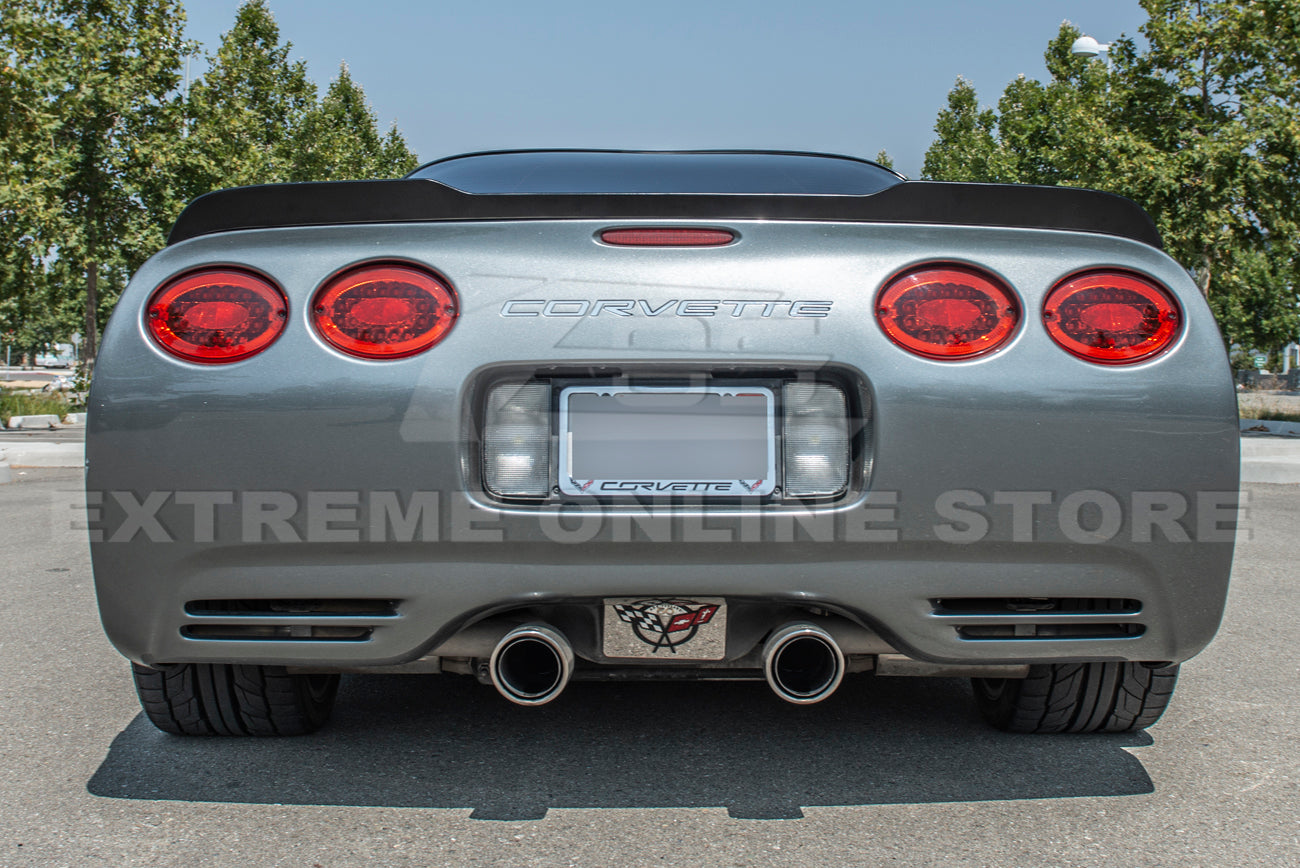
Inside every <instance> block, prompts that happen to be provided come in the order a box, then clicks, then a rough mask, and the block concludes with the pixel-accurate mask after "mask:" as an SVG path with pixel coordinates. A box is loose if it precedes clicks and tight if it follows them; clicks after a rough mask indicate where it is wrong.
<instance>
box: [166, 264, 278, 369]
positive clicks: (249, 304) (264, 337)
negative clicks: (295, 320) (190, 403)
mask: <svg viewBox="0 0 1300 868" xmlns="http://www.w3.org/2000/svg"><path fill="white" fill-rule="evenodd" d="M145 311H146V322H147V323H148V326H149V333H150V334H151V335H153V338H154V340H155V341H157V342H158V345H159V346H161V347H162V348H163V349H165V350H166V351H167V352H169V353H171V354H172V355H174V356H178V357H180V358H182V359H185V360H186V361H190V362H204V363H208V364H218V363H222V362H237V361H239V360H240V359H246V358H248V357H249V356H252V355H255V354H257V353H260V352H261V351H262V350H264V349H266V348H267V347H269V346H270V345H271V344H272V342H274V341H275V339H276V338H278V337H279V336H280V332H282V331H284V324H285V321H286V320H287V318H288V313H289V305H288V302H287V301H285V298H284V293H282V292H280V290H279V289H278V288H277V287H276V286H275V284H273V283H271V282H270V281H268V280H267V279H266V278H264V277H259V276H258V275H256V274H253V273H252V272H249V271H243V270H240V269H236V268H208V269H204V270H202V271H194V272H191V273H189V274H183V275H181V276H180V277H177V278H174V279H172V280H170V281H168V282H167V283H165V284H163V285H162V286H160V287H159V288H158V291H157V292H155V293H154V294H153V298H151V299H150V300H149V305H148V307H147V308H146V309H145Z"/></svg>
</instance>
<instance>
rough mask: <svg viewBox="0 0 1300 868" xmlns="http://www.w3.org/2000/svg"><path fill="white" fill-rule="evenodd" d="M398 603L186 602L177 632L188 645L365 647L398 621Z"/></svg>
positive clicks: (306, 600)
mask: <svg viewBox="0 0 1300 868" xmlns="http://www.w3.org/2000/svg"><path fill="white" fill-rule="evenodd" d="M400 605H401V600H382V599H380V600H376V599H368V598H361V599H354V598H342V599H329V598H326V599H264V600H258V599H251V600H249V599H245V600H191V601H189V602H188V603H186V604H185V614H187V615H188V616H190V618H191V619H193V620H192V621H190V622H189V623H187V624H184V625H183V626H182V627H181V635H182V636H184V637H185V638H187V639H204V640H225V641H235V642H295V641H296V642H365V641H367V640H369V639H370V637H371V636H372V635H373V634H374V632H375V630H376V629H377V628H380V627H382V626H383V624H384V621H386V620H390V619H395V618H397V617H398V607H399V606H400Z"/></svg>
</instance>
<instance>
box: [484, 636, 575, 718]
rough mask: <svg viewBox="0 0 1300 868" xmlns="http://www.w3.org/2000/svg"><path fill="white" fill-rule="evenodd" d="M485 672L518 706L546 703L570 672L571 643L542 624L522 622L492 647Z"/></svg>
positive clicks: (555, 694)
mask: <svg viewBox="0 0 1300 868" xmlns="http://www.w3.org/2000/svg"><path fill="white" fill-rule="evenodd" d="M488 673H489V675H490V677H491V678H492V686H493V687H495V688H496V689H497V692H498V693H500V694H501V695H502V696H504V697H505V698H506V699H509V700H510V701H511V702H513V703H515V704H517V705H545V704H546V703H548V702H550V701H551V700H552V699H554V698H555V697H557V696H559V695H560V693H561V692H562V691H563V690H564V688H565V687H566V686H567V685H568V683H569V677H570V676H571V675H572V674H573V646H571V645H570V644H569V640H568V639H565V638H564V636H563V635H562V634H560V633H559V632H558V631H556V630H554V629H552V628H551V627H547V626H546V625H544V624H524V625H523V626H520V627H515V628H514V629H513V630H511V631H510V632H509V633H506V634H505V635H504V636H502V637H501V641H500V642H498V643H497V645H496V647H495V648H493V649H492V657H491V658H490V659H489V661H488Z"/></svg>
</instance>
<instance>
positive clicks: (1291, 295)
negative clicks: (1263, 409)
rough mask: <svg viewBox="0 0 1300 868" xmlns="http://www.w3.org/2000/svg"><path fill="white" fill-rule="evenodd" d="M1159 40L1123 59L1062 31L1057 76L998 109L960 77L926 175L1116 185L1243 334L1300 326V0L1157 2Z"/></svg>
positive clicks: (1264, 335)
mask: <svg viewBox="0 0 1300 868" xmlns="http://www.w3.org/2000/svg"><path fill="white" fill-rule="evenodd" d="M1142 5H1143V7H1144V8H1145V9H1146V10H1147V12H1148V14H1149V16H1150V17H1149V20H1148V21H1147V22H1146V23H1145V24H1144V25H1143V27H1142V33H1143V35H1144V36H1145V37H1146V40H1147V46H1146V47H1145V48H1143V49H1139V48H1138V46H1137V44H1136V43H1135V41H1134V40H1132V39H1129V38H1121V39H1119V40H1117V41H1116V42H1115V43H1114V45H1113V46H1112V50H1111V56H1112V60H1111V64H1110V66H1109V67H1108V65H1107V63H1106V62H1104V61H1102V60H1088V59H1084V58H1080V57H1075V56H1072V55H1071V54H1070V52H1069V48H1070V45H1071V44H1072V43H1073V41H1074V39H1075V38H1077V37H1078V36H1079V31H1078V30H1077V29H1075V28H1074V27H1073V26H1072V25H1070V24H1069V23H1068V22H1066V23H1065V24H1063V25H1062V26H1061V29H1060V31H1059V32H1058V34H1057V35H1056V37H1055V38H1054V39H1053V40H1052V41H1051V43H1050V44H1049V46H1048V50H1047V53H1046V55H1045V57H1046V61H1047V68H1048V72H1049V79H1048V81H1046V82H1037V81H1033V80H1029V79H1024V78H1020V79H1017V80H1016V81H1013V82H1011V83H1010V84H1009V85H1008V86H1007V88H1006V90H1005V91H1004V92H1003V94H1002V97H1001V99H1000V100H999V102H998V106H997V109H996V110H993V109H984V110H980V109H979V107H978V100H977V98H976V95H975V92H974V89H973V88H971V87H970V85H969V83H967V82H965V81H962V80H959V81H958V82H957V85H956V86H955V87H954V88H953V90H952V91H951V92H950V93H949V99H948V101H949V105H948V108H946V109H945V110H944V111H941V112H940V114H939V118H938V121H937V123H936V127H935V129H936V132H937V133H938V137H937V138H936V140H935V142H934V143H933V144H932V145H931V147H930V149H929V151H927V153H926V162H925V177H928V178H940V179H944V180H968V181H1004V182H1017V183H1034V184H1064V185H1075V186H1086V187H1092V188H1095V189H1101V190H1108V191H1110V192H1115V193H1119V194H1120V195H1124V196H1128V197H1130V198H1132V199H1134V200H1136V201H1137V202H1139V203H1140V204H1141V205H1142V206H1143V207H1144V208H1145V209H1146V210H1147V211H1148V213H1150V214H1151V215H1152V218H1153V219H1154V220H1155V221H1156V225H1157V226H1158V228H1159V229H1160V231H1161V234H1162V235H1163V237H1164V240H1165V246H1166V249H1167V250H1168V251H1169V253H1170V255H1172V256H1173V257H1174V258H1175V259H1177V260H1178V261H1179V262H1181V263H1182V264H1183V265H1184V266H1185V267H1187V268H1188V269H1189V270H1190V271H1191V272H1192V274H1193V276H1194V277H1195V278H1196V280H1197V283H1198V284H1199V286H1200V287H1201V290H1202V292H1204V293H1205V294H1206V296H1207V297H1208V298H1209V300H1210V304H1211V307H1212V308H1213V309H1214V311H1215V314H1216V315H1217V316H1218V318H1219V323H1220V326H1221V327H1222V328H1223V330H1224V332H1225V333H1226V335H1227V337H1228V338H1229V339H1230V340H1231V341H1236V342H1242V343H1253V344H1254V345H1258V346H1261V347H1271V346H1277V345H1278V344H1280V343H1285V342H1286V341H1287V340H1288V339H1289V338H1292V337H1294V335H1295V334H1296V330H1297V326H1300V310H1297V307H1296V303H1295V302H1296V296H1295V283H1294V278H1295V273H1296V268H1295V265H1296V262H1297V260H1298V258H1300V246H1298V242H1297V239H1298V238H1300V235H1298V234H1297V231H1296V230H1297V223H1298V220H1297V217H1298V214H1300V202H1298V201H1297V197H1296V196H1295V195H1294V194H1293V192H1291V191H1294V190H1295V189H1296V188H1297V182H1300V159H1298V155H1300V122H1298V118H1300V60H1297V53H1296V50H1295V46H1296V44H1297V37H1300V3H1297V2H1296V0H1256V2H1247V0H1144V2H1143V4H1142Z"/></svg>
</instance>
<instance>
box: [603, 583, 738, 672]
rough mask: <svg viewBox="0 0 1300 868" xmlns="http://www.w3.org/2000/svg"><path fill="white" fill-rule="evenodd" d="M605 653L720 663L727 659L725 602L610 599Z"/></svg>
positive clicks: (606, 610)
mask: <svg viewBox="0 0 1300 868" xmlns="http://www.w3.org/2000/svg"><path fill="white" fill-rule="evenodd" d="M602 603H603V610H604V617H603V618H602V621H603V624H604V629H603V631H602V639H601V651H602V653H603V654H604V655H605V656H606V657H607V658H610V659H614V660H662V661H720V660H724V659H725V658H726V655H727V601H726V599H724V598H723V597H690V598H685V597H656V596H646V597H607V598H605V599H604V600H602Z"/></svg>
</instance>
